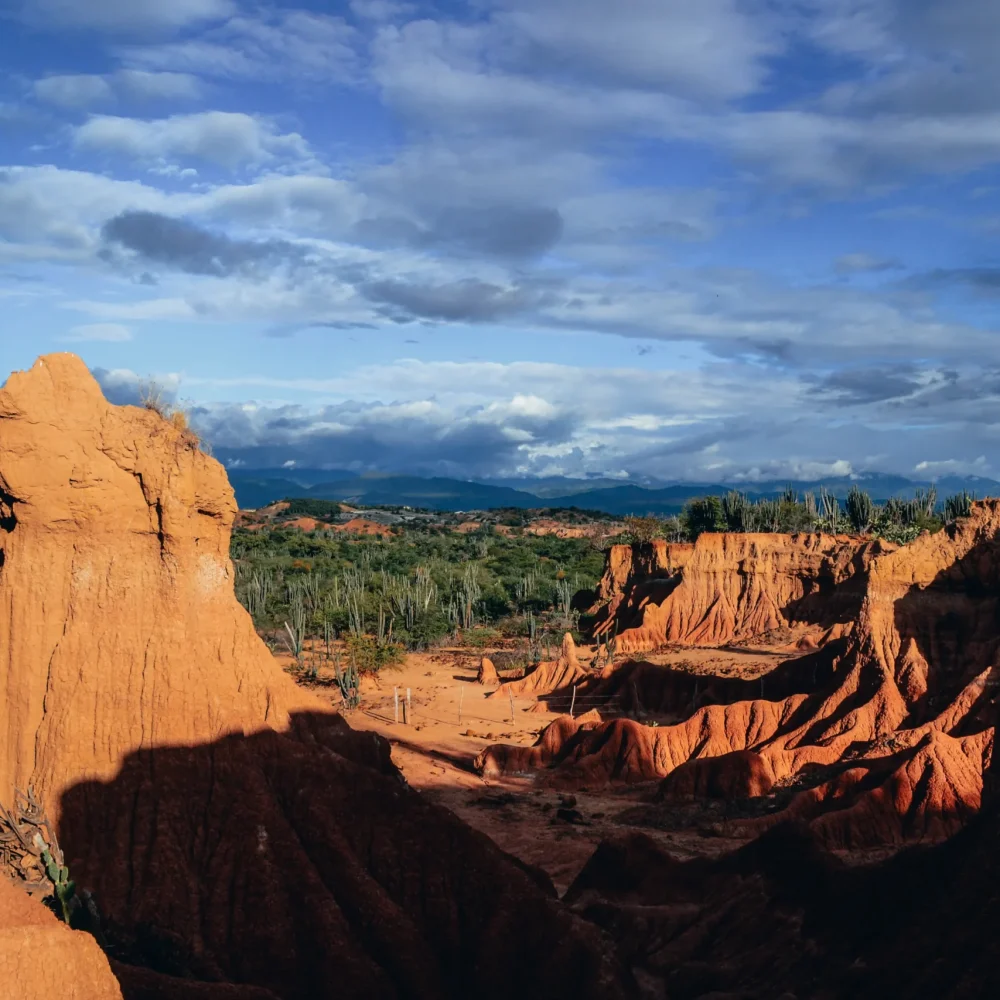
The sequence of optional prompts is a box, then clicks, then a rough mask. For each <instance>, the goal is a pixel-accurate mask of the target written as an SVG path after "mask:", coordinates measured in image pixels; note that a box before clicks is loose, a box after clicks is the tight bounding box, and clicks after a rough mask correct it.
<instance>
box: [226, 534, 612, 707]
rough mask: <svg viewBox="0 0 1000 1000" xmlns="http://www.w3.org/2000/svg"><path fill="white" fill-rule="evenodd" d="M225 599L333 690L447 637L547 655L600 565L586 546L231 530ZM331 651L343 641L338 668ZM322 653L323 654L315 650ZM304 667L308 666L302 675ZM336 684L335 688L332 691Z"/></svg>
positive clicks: (581, 542)
mask: <svg viewBox="0 0 1000 1000" xmlns="http://www.w3.org/2000/svg"><path fill="white" fill-rule="evenodd" d="M232 556H233V560H234V562H235V565H236V593H237V596H238V598H239V599H240V601H241V602H242V603H243V605H244V607H245V608H246V609H247V610H248V611H249V612H250V614H251V615H252V616H253V619H254V623H255V624H256V626H257V628H258V629H259V630H260V631H261V632H262V633H263V634H264V635H266V636H269V637H270V639H271V641H272V643H273V644H274V645H276V646H282V647H284V648H285V649H286V650H287V651H288V652H289V653H290V655H291V656H292V657H293V658H294V659H295V661H296V663H297V665H298V667H299V669H300V670H303V671H306V672H309V671H310V670H312V672H313V673H315V669H316V668H315V660H316V657H315V656H314V655H312V654H310V655H306V652H307V649H309V648H310V647H311V649H312V650H313V652H315V651H316V650H317V649H320V650H321V652H320V658H323V657H325V658H326V659H328V660H330V661H331V664H333V665H334V666H335V668H336V673H337V676H338V678H339V677H340V676H341V675H343V677H344V683H345V684H346V685H347V686H348V688H350V687H351V686H352V685H353V686H354V687H356V680H352V678H353V674H351V675H350V676H348V675H349V673H350V672H351V671H353V672H355V673H357V674H359V675H361V674H365V673H377V672H378V671H380V670H383V669H386V668H387V667H391V666H393V665H394V664H395V663H398V662H399V660H400V659H401V657H402V654H403V651H404V650H407V649H422V648H426V647H428V646H430V645H433V644H437V643H440V642H442V641H443V640H445V639H446V638H448V637H454V638H456V639H457V638H459V637H460V638H461V641H462V642H463V643H464V644H466V645H473V646H476V645H480V646H484V645H494V644H498V645H499V644H502V643H503V642H504V641H505V640H517V639H523V640H525V641H526V642H527V643H528V644H529V645H530V646H531V647H532V648H540V647H541V646H542V645H544V644H548V643H551V644H555V645H558V641H559V638H560V637H561V633H562V632H563V631H566V630H573V629H575V628H576V626H577V625H578V621H579V608H578V606H577V605H578V603H579V602H576V601H575V600H574V598H575V597H576V595H577V594H578V592H580V591H581V590H590V589H592V588H593V587H594V586H595V585H596V583H597V580H598V578H599V577H600V575H601V572H602V570H603V563H604V557H603V554H602V553H601V551H600V550H598V549H596V548H595V547H594V545H593V544H592V543H591V542H590V541H589V540H588V539H575V538H573V539H563V538H556V537H553V536H542V537H535V536H523V537H506V536H504V535H501V534H497V533H494V532H493V531H492V529H481V530H479V531H475V532H471V533H469V534H459V533H455V532H451V531H448V530H446V529H443V528H441V527H440V526H434V525H420V526H408V527H407V528H405V529H404V530H402V531H401V532H400V533H398V534H396V535H394V536H392V537H390V538H384V539H383V538H366V537H362V538H359V537H350V536H345V535H340V534H335V533H332V532H328V531H323V530H319V531H315V532H303V531H301V530H298V529H294V528H282V527H281V526H280V523H279V524H278V525H277V526H276V527H275V528H274V529H273V530H267V531H246V530H242V529H237V530H236V531H235V532H234V534H233V542H232ZM331 638H332V639H342V640H344V648H343V652H342V654H341V652H339V651H338V652H337V653H336V655H337V656H340V655H343V657H344V658H345V661H346V662H344V663H343V664H340V663H339V662H335V661H334V656H335V654H334V652H333V651H332V650H331V647H330V641H331ZM321 647H322V648H321ZM307 663H308V664H311V666H307ZM338 683H340V682H339V680H338Z"/></svg>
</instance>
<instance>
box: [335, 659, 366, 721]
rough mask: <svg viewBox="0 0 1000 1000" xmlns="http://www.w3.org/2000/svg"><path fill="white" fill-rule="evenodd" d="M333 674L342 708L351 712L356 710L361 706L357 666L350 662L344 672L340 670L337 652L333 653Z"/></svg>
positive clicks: (359, 679)
mask: <svg viewBox="0 0 1000 1000" xmlns="http://www.w3.org/2000/svg"><path fill="white" fill-rule="evenodd" d="M333 672H334V676H335V677H336V680H337V687H338V688H339V690H340V695H341V697H342V698H343V699H344V707H345V708H347V709H351V710H352V709H355V708H357V707H358V705H360V704H361V678H360V676H359V674H358V668H357V664H356V663H354V661H353V660H352V661H351V663H350V665H349V666H348V667H347V669H346V670H344V669H341V666H340V652H339V650H338V651H337V652H336V653H334V661H333Z"/></svg>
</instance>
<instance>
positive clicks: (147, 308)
mask: <svg viewBox="0 0 1000 1000" xmlns="http://www.w3.org/2000/svg"><path fill="white" fill-rule="evenodd" d="M60 305H61V307H62V308H64V309H72V310H75V311H76V312H82V313H86V314H87V315H88V316H93V317H94V318H95V319H101V320H192V319H195V318H196V317H197V314H196V312H195V311H194V309H192V308H191V306H190V305H189V304H188V303H187V302H185V301H184V300H183V299H146V300H145V301H140V302H97V301H94V300H90V299H79V300H76V301H73V302H63V303H60ZM99 325H102V326H103V325H105V324H99Z"/></svg>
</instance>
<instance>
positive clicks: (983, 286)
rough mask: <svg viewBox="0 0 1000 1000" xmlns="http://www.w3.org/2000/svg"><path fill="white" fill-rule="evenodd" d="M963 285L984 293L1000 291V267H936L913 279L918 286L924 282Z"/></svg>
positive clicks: (994, 293)
mask: <svg viewBox="0 0 1000 1000" xmlns="http://www.w3.org/2000/svg"><path fill="white" fill-rule="evenodd" d="M926 283H932V284H938V285H964V286H966V287H967V288H972V289H974V290H975V291H977V292H981V293H983V294H986V295H996V294H998V293H1000V267H958V268H938V269H937V270H934V271H931V272H929V273H928V274H926V275H922V276H920V277H919V278H917V279H914V284H915V285H916V286H918V287H920V286H922V285H924V284H926Z"/></svg>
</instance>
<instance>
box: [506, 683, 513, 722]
mask: <svg viewBox="0 0 1000 1000" xmlns="http://www.w3.org/2000/svg"><path fill="white" fill-rule="evenodd" d="M507 697H508V698H509V699H510V724H511V725H514V695H513V694H512V693H511V691H510V689H509V688H508V690H507Z"/></svg>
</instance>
